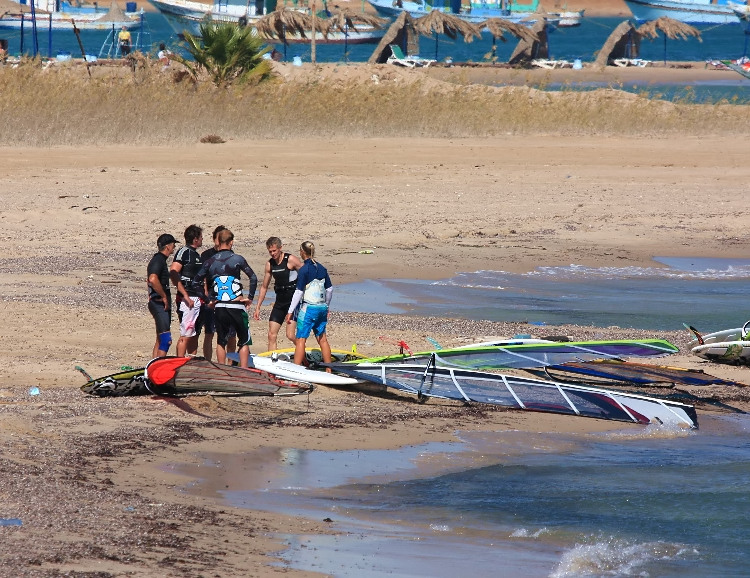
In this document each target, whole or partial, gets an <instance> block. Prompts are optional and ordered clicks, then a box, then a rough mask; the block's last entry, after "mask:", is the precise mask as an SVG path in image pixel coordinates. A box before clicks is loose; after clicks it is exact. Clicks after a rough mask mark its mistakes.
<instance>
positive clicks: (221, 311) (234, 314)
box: [214, 304, 253, 348]
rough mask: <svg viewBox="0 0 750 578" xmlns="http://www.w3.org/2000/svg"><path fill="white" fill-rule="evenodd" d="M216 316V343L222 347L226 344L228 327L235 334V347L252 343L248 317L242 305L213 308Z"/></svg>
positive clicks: (228, 334) (228, 333) (228, 335)
mask: <svg viewBox="0 0 750 578" xmlns="http://www.w3.org/2000/svg"><path fill="white" fill-rule="evenodd" d="M214 316H215V317H216V343H218V344H219V345H221V346H222V347H226V346H227V341H229V337H230V329H232V330H233V331H234V332H235V333H236V335H237V348H240V347H244V346H245V345H252V344H253V340H252V338H251V337H250V318H249V317H248V315H247V310H246V309H245V306H244V305H240V304H237V305H229V306H226V305H223V306H217V307H216V308H215V309H214Z"/></svg>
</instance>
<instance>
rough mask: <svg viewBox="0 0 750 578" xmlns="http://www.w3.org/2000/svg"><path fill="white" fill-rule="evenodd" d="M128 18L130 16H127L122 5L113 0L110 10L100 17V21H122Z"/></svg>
mask: <svg viewBox="0 0 750 578" xmlns="http://www.w3.org/2000/svg"><path fill="white" fill-rule="evenodd" d="M127 19H128V17H127V16H125V12H123V11H122V8H120V5H119V4H118V3H117V2H116V1H115V0H112V3H111V4H110V6H109V11H108V12H107V13H106V14H105V15H104V16H102V17H101V18H100V19H99V22H122V21H124V20H127Z"/></svg>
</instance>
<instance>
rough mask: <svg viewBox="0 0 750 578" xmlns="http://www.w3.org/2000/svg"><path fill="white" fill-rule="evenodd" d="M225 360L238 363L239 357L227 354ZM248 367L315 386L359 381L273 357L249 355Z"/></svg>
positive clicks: (347, 383)
mask: <svg viewBox="0 0 750 578" xmlns="http://www.w3.org/2000/svg"><path fill="white" fill-rule="evenodd" d="M227 359H230V360H232V361H233V362H234V363H239V361H240V356H239V354H238V353H236V352H235V353H228V354H227ZM249 365H250V367H254V368H255V369H259V370H261V371H265V372H267V373H270V374H271V375H275V376H277V377H280V378H282V379H289V380H293V381H304V382H306V383H313V384H315V385H355V384H357V383H359V380H357V379H354V378H352V377H345V376H343V375H337V374H335V373H328V372H326V371H317V370H315V369H308V368H306V367H304V366H302V365H297V364H296V363H292V362H291V361H284V360H282V359H276V358H273V357H263V356H260V355H251V356H250V362H249Z"/></svg>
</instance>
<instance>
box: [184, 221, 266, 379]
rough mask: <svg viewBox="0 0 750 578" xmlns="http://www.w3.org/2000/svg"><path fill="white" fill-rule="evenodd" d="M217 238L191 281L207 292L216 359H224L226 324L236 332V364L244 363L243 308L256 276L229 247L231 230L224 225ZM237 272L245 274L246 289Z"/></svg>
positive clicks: (245, 320) (247, 351)
mask: <svg viewBox="0 0 750 578" xmlns="http://www.w3.org/2000/svg"><path fill="white" fill-rule="evenodd" d="M217 239H218V241H219V250H218V251H217V252H216V254H215V255H214V256H213V257H211V258H209V259H208V260H207V261H205V262H204V263H203V265H201V268H200V270H199V271H198V273H197V274H196V276H195V277H194V278H193V285H194V286H195V287H196V290H199V291H203V292H204V293H205V294H210V295H211V299H212V303H213V305H214V315H215V317H216V334H217V338H216V359H217V360H218V361H219V363H226V358H227V354H226V346H227V338H228V334H229V328H230V327H233V328H234V330H235V331H236V332H237V346H238V347H239V354H240V367H247V366H248V358H249V356H250V345H251V344H252V339H251V338H250V320H249V318H248V315H247V308H248V307H249V306H250V305H251V304H252V302H253V297H255V289H256V288H257V286H258V278H257V277H256V276H255V272H254V271H253V269H252V267H250V265H248V263H247V261H246V260H245V258H244V257H242V256H241V255H237V254H236V253H234V252H233V251H232V246H233V245H234V235H233V234H232V231H230V230H229V229H224V230H223V231H221V232H219V234H218V236H217ZM241 272H244V273H245V274H246V275H247V276H248V278H249V285H250V288H249V290H244V291H243V289H242V285H241V283H240V275H241Z"/></svg>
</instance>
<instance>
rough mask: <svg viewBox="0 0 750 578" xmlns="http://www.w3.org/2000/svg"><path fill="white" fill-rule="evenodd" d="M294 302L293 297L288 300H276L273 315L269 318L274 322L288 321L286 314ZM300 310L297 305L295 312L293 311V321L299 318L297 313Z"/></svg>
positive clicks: (281, 323) (272, 310) (280, 323)
mask: <svg viewBox="0 0 750 578" xmlns="http://www.w3.org/2000/svg"><path fill="white" fill-rule="evenodd" d="M291 304H292V299H291V297H290V298H289V300H288V301H278V300H277V301H276V302H275V303H274V304H273V308H272V309H271V316H270V317H269V318H268V320H269V321H271V322H273V323H278V324H279V325H284V322H285V321H286V314H287V311H289V306H290V305H291ZM298 312H299V307H297V308H296V309H295V310H294V313H292V321H296V320H297V313H298Z"/></svg>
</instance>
